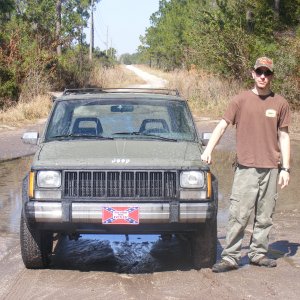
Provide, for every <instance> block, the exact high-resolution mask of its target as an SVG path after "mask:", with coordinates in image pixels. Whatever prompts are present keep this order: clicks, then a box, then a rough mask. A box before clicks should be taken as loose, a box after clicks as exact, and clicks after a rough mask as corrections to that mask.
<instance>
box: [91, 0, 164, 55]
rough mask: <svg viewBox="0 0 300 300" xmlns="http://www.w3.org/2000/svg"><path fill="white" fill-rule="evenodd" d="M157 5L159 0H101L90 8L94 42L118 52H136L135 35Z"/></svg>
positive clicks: (144, 25)
mask: <svg viewBox="0 0 300 300" xmlns="http://www.w3.org/2000/svg"><path fill="white" fill-rule="evenodd" d="M158 8H159V0H101V1H100V2H99V3H98V4H97V6H96V11H95V12H94V28H95V29H94V46H95V47H99V48H100V50H106V44H108V48H110V47H111V46H112V47H113V48H115V49H116V50H117V55H118V56H119V55H121V54H124V53H130V54H132V53H135V52H137V48H138V46H139V45H140V44H141V43H140V40H139V37H140V35H144V34H145V29H146V28H147V27H150V25H151V24H150V20H149V19H150V16H151V15H152V14H153V13H154V12H156V11H158ZM87 42H88V43H89V34H87Z"/></svg>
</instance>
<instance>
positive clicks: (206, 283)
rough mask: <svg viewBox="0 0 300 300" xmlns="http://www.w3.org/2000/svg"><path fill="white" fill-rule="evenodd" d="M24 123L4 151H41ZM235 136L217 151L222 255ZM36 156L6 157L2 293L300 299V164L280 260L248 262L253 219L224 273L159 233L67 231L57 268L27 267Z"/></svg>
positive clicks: (279, 217)
mask: <svg viewBox="0 0 300 300" xmlns="http://www.w3.org/2000/svg"><path fill="white" fill-rule="evenodd" d="M144 79H145V78H144ZM155 80H158V79H157V78H156V79H155ZM148 84H149V85H151V84H153V82H152V83H151V82H148ZM197 125H198V129H199V130H209V129H212V128H213V127H214V126H215V123H214V122H212V121H211V122H207V121H204V120H202V119H201V118H198V119H197ZM40 127H41V125H37V128H38V129H41V128H40ZM31 129H35V126H32V127H31ZM23 131H25V129H22V130H18V131H13V130H10V131H2V132H0V143H1V148H0V158H2V159H3V158H13V157H18V156H23V154H24V155H28V154H30V153H32V152H33V151H34V148H32V146H25V147H29V148H26V149H25V148H22V147H24V145H23V144H21V143H20V144H19V142H20V141H19V140H20V136H21V134H22V132H23ZM233 140H234V132H233V131H228V133H226V136H225V137H224V138H223V139H222V142H221V144H220V146H219V148H218V150H217V151H216V154H215V156H214V161H215V164H214V165H213V171H214V173H215V174H216V175H217V176H218V178H219V182H220V210H219V216H218V223H219V226H218V238H219V245H218V256H219V255H220V253H221V250H222V247H223V246H224V238H225V232H226V231H225V224H226V218H227V208H228V197H229V193H230V186H231V181H232V169H231V167H230V160H231V158H232V155H233V154H232V152H231V150H232V141H233ZM30 147H31V148H30ZM292 152H293V165H294V166H299V165H300V143H299V141H293V143H292ZM9 155H10V156H9ZM30 161H31V158H30V157H25V158H22V159H17V160H12V161H6V162H2V163H0V299H13V300H15V299H41V298H42V299H51V300H52V299H73V300H75V299H143V300H145V299H172V300H173V299H292V300H293V299H295V300H296V299H299V295H300V286H299V284H298V283H299V281H300V253H299V251H298V248H299V245H300V244H299V241H300V232H299V224H300V201H299V197H298V194H299V192H298V189H299V187H298V186H299V177H300V170H299V169H297V167H294V168H293V172H292V174H291V177H292V181H291V184H290V186H289V187H288V189H287V190H285V191H283V192H280V198H279V200H278V205H277V211H276V213H275V218H274V222H275V224H274V227H273V230H272V233H271V236H270V242H271V244H270V254H271V255H272V256H274V257H275V258H277V263H278V267H277V268H273V269H265V268H259V267H255V266H250V265H249V264H248V259H247V256H246V253H247V249H248V248H247V246H248V244H249V239H250V234H251V230H252V228H251V225H249V226H248V227H247V231H246V236H245V239H244V243H243V259H242V263H241V267H240V269H239V270H237V271H232V272H229V273H225V274H214V273H212V272H211V270H210V269H202V270H200V271H196V270H193V269H192V267H191V263H190V258H189V247H188V245H187V244H186V243H185V242H182V241H181V240H177V239H171V240H167V241H164V242H162V241H161V240H159V239H158V237H156V236H129V237H128V238H127V239H126V237H124V236H117V237H106V236H105V237H104V236H97V237H95V236H92V235H87V236H84V237H82V238H80V239H79V241H77V242H75V241H69V240H67V239H65V238H64V239H61V240H59V242H58V243H57V244H56V246H55V249H54V252H53V255H52V261H53V263H52V265H51V268H50V269H47V270H27V269H25V267H24V265H23V263H22V260H21V256H20V246H19V240H18V239H19V235H18V231H19V229H18V226H19V213H20V209H21V203H20V201H21V195H20V187H21V180H22V178H23V176H24V174H25V173H26V172H27V170H28V168H29V166H30ZM298 168H299V167H298Z"/></svg>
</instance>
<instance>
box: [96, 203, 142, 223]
mask: <svg viewBox="0 0 300 300" xmlns="http://www.w3.org/2000/svg"><path fill="white" fill-rule="evenodd" d="M102 224H107V225H110V224H112V225H138V224H139V208H138V207H136V206H134V207H117V206H115V207H103V208H102Z"/></svg>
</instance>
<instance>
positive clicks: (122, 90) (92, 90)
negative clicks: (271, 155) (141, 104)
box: [63, 88, 180, 96]
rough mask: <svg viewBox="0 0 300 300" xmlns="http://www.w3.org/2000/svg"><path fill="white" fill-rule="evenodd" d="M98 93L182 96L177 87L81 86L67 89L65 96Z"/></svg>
mask: <svg viewBox="0 0 300 300" xmlns="http://www.w3.org/2000/svg"><path fill="white" fill-rule="evenodd" d="M98 93H151V94H163V95H173V96H180V94H179V91H178V90H177V89H163V88H81V89H65V90H64V92H63V96H66V95H72V94H73V95H74V94H98Z"/></svg>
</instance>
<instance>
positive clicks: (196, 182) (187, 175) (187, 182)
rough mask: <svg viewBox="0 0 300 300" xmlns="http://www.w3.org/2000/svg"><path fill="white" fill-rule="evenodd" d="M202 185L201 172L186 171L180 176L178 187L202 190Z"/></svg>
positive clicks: (202, 175) (202, 174)
mask: <svg viewBox="0 0 300 300" xmlns="http://www.w3.org/2000/svg"><path fill="white" fill-rule="evenodd" d="M204 184H205V182H204V173H203V172H200V171H186V172H182V173H181V174H180V185H181V187H183V188H202V187H204Z"/></svg>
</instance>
